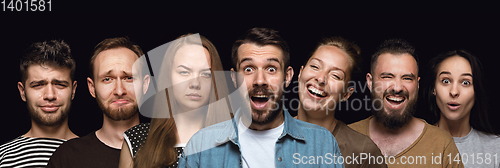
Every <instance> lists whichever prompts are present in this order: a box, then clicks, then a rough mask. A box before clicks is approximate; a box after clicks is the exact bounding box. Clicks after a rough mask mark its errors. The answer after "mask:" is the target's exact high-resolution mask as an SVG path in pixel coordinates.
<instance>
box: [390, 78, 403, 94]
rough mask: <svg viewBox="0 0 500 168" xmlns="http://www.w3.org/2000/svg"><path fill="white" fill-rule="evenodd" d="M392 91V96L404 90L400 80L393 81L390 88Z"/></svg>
mask: <svg viewBox="0 0 500 168" xmlns="http://www.w3.org/2000/svg"><path fill="white" fill-rule="evenodd" d="M392 90H393V92H394V94H399V93H401V92H403V90H404V86H403V82H402V81H401V80H395V82H394V84H393V86H392Z"/></svg>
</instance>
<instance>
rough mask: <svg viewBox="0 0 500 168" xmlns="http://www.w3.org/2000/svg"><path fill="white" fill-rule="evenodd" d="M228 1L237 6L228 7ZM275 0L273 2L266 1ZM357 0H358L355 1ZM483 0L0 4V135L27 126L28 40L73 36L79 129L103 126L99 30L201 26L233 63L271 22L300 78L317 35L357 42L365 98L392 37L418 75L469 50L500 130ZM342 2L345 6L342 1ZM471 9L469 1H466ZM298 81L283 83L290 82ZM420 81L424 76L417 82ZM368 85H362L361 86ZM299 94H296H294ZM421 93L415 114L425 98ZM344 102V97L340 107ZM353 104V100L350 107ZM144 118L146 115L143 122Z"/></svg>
mask: <svg viewBox="0 0 500 168" xmlns="http://www.w3.org/2000/svg"><path fill="white" fill-rule="evenodd" d="M228 5H235V6H234V7H233V6H228ZM267 5H271V6H267ZM361 5H362V6H361ZM489 6H492V5H488V4H480V5H479V6H478V7H475V8H473V6H471V5H470V4H454V5H450V4H445V5H442V6H429V5H426V4H403V5H402V6H401V7H394V6H389V7H387V6H385V5H380V4H347V5H344V4H337V5H325V4H320V3H318V4H308V5H303V4H293V5H291V6H289V5H283V4H256V5H255V4H254V5H242V4H221V5H219V7H218V8H213V7H212V6H206V5H204V4H201V5H200V6H196V7H194V6H191V5H174V4H156V3H148V2H138V1H133V2H122V1H119V2H107V3H102V2H98V1H95V2H94V1H84V2H83V1H78V2H63V1H60V0H53V1H52V11H50V12H48V11H45V12H11V11H2V12H0V25H1V26H0V28H1V29H0V34H1V36H0V43H1V45H0V46H1V49H2V50H1V51H2V55H1V56H2V58H3V59H4V60H3V61H2V62H4V65H3V66H0V68H1V72H2V76H3V79H4V80H3V81H2V82H1V83H2V85H1V86H2V88H3V89H4V90H3V93H2V97H3V99H2V100H3V105H4V108H2V110H1V111H0V129H1V131H2V134H1V135H0V143H4V142H6V141H8V140H10V139H13V138H15V137H17V136H20V135H22V134H24V133H26V132H27V131H28V130H29V129H30V119H29V116H28V112H27V108H26V103H24V102H23V101H22V100H21V99H20V96H19V92H18V89H17V82H18V81H19V80H20V78H19V58H20V56H21V54H22V53H23V50H24V49H25V48H26V47H27V46H28V45H29V44H30V43H33V42H37V41H42V40H47V39H63V40H65V41H66V42H67V43H69V45H70V47H71V49H72V54H73V57H74V59H75V60H76V63H77V71H76V80H77V81H78V87H77V91H76V95H75V99H74V100H73V103H72V109H71V112H70V115H69V126H70V129H71V130H72V131H73V132H74V133H76V134H77V135H79V136H84V135H87V134H88V133H90V132H92V131H95V130H97V129H99V128H100V127H101V125H102V112H101V110H100V109H99V107H98V106H97V103H96V101H95V99H94V98H93V97H92V96H91V95H90V94H89V92H88V87H87V83H86V78H87V76H88V62H89V58H90V56H91V55H92V51H93V48H94V46H95V45H96V44H97V43H99V42H100V41H102V40H103V39H105V38H110V37H118V36H128V37H130V38H131V39H132V40H133V41H134V42H136V43H137V44H139V45H140V46H141V47H142V49H143V50H144V51H145V52H147V51H150V50H152V49H154V48H155V47H157V46H160V45H162V44H164V43H167V42H170V41H172V40H174V39H175V38H176V37H178V36H180V35H182V34H185V33H200V34H201V35H203V36H205V37H207V38H208V39H209V40H211V41H212V42H213V43H214V45H215V46H216V47H217V49H218V52H219V54H220V56H221V58H222V62H223V64H224V68H225V69H227V70H229V69H230V68H231V62H230V52H231V46H232V43H233V42H234V41H235V40H236V38H237V37H238V36H239V35H241V34H242V33H243V32H245V31H246V30H248V29H249V28H252V27H270V28H274V29H276V30H278V31H280V32H281V35H282V37H283V38H285V40H287V42H288V44H289V46H290V49H291V59H292V61H291V63H292V66H293V68H294V71H295V75H294V78H293V80H294V81H296V80H297V75H298V73H299V69H300V65H301V64H302V63H303V62H304V61H306V60H305V58H306V57H307V56H308V55H309V54H310V53H311V51H312V50H313V48H314V46H315V45H316V42H317V41H319V39H321V38H322V37H328V36H342V37H344V38H347V39H350V40H352V41H355V42H356V43H357V44H358V45H359V46H360V47H361V50H362V56H363V59H364V60H363V73H362V74H360V75H358V76H356V77H354V80H355V81H356V82H358V81H359V82H360V83H361V85H356V87H357V88H356V93H355V94H354V95H353V96H351V98H350V100H355V99H359V100H363V99H364V98H365V97H366V96H367V97H369V92H368V89H367V88H362V87H363V86H365V82H366V80H365V74H366V72H368V70H369V61H370V56H371V54H372V53H373V52H374V50H375V48H376V47H377V46H378V45H379V44H380V43H381V42H382V41H383V40H386V39H389V38H404V39H406V40H408V41H410V42H411V43H413V44H414V45H415V46H416V49H417V53H418V54H419V56H420V70H421V71H420V75H421V78H425V76H422V75H423V74H425V72H426V70H427V67H426V66H427V63H428V61H429V60H430V59H431V58H432V57H434V56H436V55H437V54H439V53H442V52H445V51H449V50H452V49H466V50H468V51H470V52H471V53H472V54H474V55H475V56H477V57H479V59H480V60H481V61H482V63H483V65H484V68H485V70H486V72H485V73H486V74H485V77H486V82H487V83H486V84H487V86H488V94H489V95H488V98H489V102H490V103H489V104H490V119H491V123H492V124H493V125H494V127H495V128H496V129H497V130H498V131H500V123H499V122H496V121H495V119H498V118H500V113H499V112H498V111H497V109H496V108H497V107H496V105H495V104H496V103H497V102H498V101H499V99H498V98H497V95H499V92H500V89H499V88H498V86H497V85H496V82H497V81H499V79H498V75H497V73H498V72H497V71H496V68H495V67H496V66H498V63H497V60H499V58H498V45H499V42H498V38H499V37H500V33H499V32H498V30H500V26H499V24H498V23H497V22H498V19H499V16H500V15H499V12H495V11H497V10H493V9H488V8H489ZM343 7H345V8H343ZM471 8H473V9H471ZM294 87H296V83H292V85H291V86H290V87H289V88H288V90H289V91H290V90H292V91H293V88H294ZM420 87H421V89H422V87H423V86H422V83H421V85H420ZM362 90H364V92H363V91H362ZM286 97H287V99H288V101H286V102H285V106H286V107H287V108H288V109H290V112H291V113H292V115H295V114H296V112H295V111H294V109H296V108H297V105H298V102H297V101H296V100H297V96H296V95H295V94H294V93H293V92H290V93H288V94H286ZM294 99H295V101H294ZM423 101H424V99H423V97H422V96H421V95H420V99H419V111H418V112H417V113H418V114H419V115H421V114H422V113H424V111H425V109H426V108H425V107H422V106H423V105H422V104H421V102H423ZM350 103H352V104H351V105H349V106H350V108H351V109H341V110H339V111H337V114H336V115H337V117H338V118H339V119H340V120H342V121H344V122H346V123H352V122H355V121H358V120H361V119H364V118H366V117H368V116H369V115H370V112H369V111H367V110H366V108H367V107H366V104H364V102H362V101H351V102H350ZM361 103H363V104H361ZM347 105H348V104H346V103H342V104H341V106H342V107H343V108H345V107H347ZM352 107H355V108H358V109H352ZM147 120H148V119H147V118H142V121H143V122H144V121H147Z"/></svg>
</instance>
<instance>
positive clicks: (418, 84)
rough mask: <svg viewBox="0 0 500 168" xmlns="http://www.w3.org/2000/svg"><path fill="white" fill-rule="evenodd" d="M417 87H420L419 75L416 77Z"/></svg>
mask: <svg viewBox="0 0 500 168" xmlns="http://www.w3.org/2000/svg"><path fill="white" fill-rule="evenodd" d="M417 88H419V89H420V77H418V78H417Z"/></svg>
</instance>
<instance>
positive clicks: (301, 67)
mask: <svg viewBox="0 0 500 168" xmlns="http://www.w3.org/2000/svg"><path fill="white" fill-rule="evenodd" d="M303 69H304V65H302V66H300V70H299V75H298V76H297V77H298V78H299V79H300V74H302V70H303Z"/></svg>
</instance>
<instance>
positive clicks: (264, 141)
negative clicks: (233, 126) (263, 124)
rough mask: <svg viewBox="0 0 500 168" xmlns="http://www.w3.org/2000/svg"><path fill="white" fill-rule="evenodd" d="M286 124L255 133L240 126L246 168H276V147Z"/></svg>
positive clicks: (240, 139)
mask: <svg viewBox="0 0 500 168" xmlns="http://www.w3.org/2000/svg"><path fill="white" fill-rule="evenodd" d="M283 128H284V122H283V123H281V125H280V126H278V127H276V128H273V129H270V130H265V131H255V130H251V129H248V128H247V127H246V126H245V125H243V124H242V122H241V120H240V123H239V124H238V137H239V142H240V150H241V156H242V161H241V165H242V166H243V167H244V168H260V167H275V164H274V157H275V156H274V154H275V145H276V141H278V138H279V136H280V135H281V134H282V132H283Z"/></svg>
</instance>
